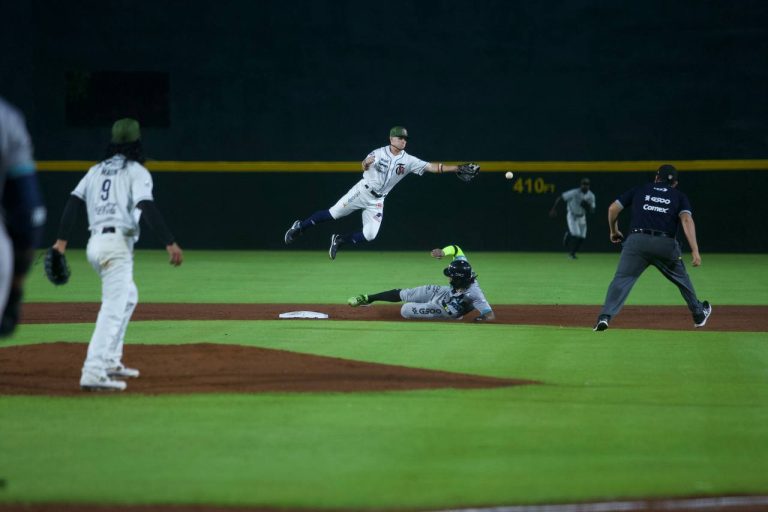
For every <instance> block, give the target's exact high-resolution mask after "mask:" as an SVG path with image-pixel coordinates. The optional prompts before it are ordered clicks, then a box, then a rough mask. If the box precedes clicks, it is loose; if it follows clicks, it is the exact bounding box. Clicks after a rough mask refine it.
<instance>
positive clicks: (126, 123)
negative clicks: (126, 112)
mask: <svg viewBox="0 0 768 512" xmlns="http://www.w3.org/2000/svg"><path fill="white" fill-rule="evenodd" d="M140 138H141V129H140V128H139V122H138V121H137V120H135V119H131V118H130V117H125V118H123V119H119V120H117V121H115V124H113V125H112V144H129V143H131V142H136V141H137V140H139V139H140Z"/></svg>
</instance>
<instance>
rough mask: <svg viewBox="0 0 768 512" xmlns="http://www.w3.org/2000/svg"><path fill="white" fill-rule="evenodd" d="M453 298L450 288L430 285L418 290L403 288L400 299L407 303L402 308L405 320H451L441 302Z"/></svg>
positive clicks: (401, 312) (401, 311)
mask: <svg viewBox="0 0 768 512" xmlns="http://www.w3.org/2000/svg"><path fill="white" fill-rule="evenodd" d="M450 298H451V287H450V286H438V285H436V284H428V285H425V286H418V287H416V288H403V289H402V290H400V299H401V300H403V301H404V302H405V304H403V306H402V307H401V308H400V315H402V316H403V318H415V319H421V320H426V319H433V318H442V319H450V318H451V317H450V315H448V313H447V312H446V311H445V309H444V308H443V306H442V304H441V301H447V300H449V299H450Z"/></svg>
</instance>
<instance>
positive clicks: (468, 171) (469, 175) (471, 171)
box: [456, 162, 480, 182]
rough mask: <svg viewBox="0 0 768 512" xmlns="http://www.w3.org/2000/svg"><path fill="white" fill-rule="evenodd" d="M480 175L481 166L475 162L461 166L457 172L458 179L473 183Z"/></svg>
mask: <svg viewBox="0 0 768 512" xmlns="http://www.w3.org/2000/svg"><path fill="white" fill-rule="evenodd" d="M478 174H480V166H479V165H477V164H476V163H473V162H470V163H466V164H461V165H460V166H459V168H458V169H457V170H456V177H457V178H459V179H460V180H461V181H467V182H469V181H472V180H473V179H475V177H476V176H477V175H478Z"/></svg>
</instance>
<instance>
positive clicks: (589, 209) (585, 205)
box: [581, 199, 594, 213]
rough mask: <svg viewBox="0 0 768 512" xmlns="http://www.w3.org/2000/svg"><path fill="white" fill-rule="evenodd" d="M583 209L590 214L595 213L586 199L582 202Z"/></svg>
mask: <svg viewBox="0 0 768 512" xmlns="http://www.w3.org/2000/svg"><path fill="white" fill-rule="evenodd" d="M581 207H582V208H584V211H585V212H589V213H593V212H594V209H593V208H592V204H591V203H590V202H589V201H587V200H586V199H582V200H581Z"/></svg>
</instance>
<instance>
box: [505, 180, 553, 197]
mask: <svg viewBox="0 0 768 512" xmlns="http://www.w3.org/2000/svg"><path fill="white" fill-rule="evenodd" d="M512 190H514V191H515V192H517V193H518V194H554V192H555V184H554V183H547V182H546V181H544V178H517V179H516V180H515V184H514V185H512Z"/></svg>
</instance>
